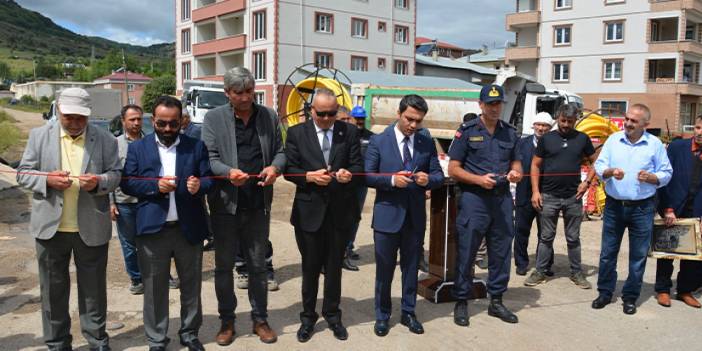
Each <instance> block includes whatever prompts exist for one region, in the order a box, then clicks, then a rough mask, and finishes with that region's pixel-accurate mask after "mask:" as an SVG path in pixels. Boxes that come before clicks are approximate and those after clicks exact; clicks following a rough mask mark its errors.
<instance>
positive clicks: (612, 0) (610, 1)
mask: <svg viewBox="0 0 702 351" xmlns="http://www.w3.org/2000/svg"><path fill="white" fill-rule="evenodd" d="M625 2H626V0H605V5H615V4H623V3H625Z"/></svg>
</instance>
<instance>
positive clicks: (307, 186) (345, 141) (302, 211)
mask: <svg viewBox="0 0 702 351" xmlns="http://www.w3.org/2000/svg"><path fill="white" fill-rule="evenodd" d="M357 133H358V128H357V127H355V126H352V125H350V124H348V123H344V122H341V121H336V122H335V123H334V132H333V137H332V145H331V150H329V163H330V166H331V169H332V171H338V170H339V169H341V168H344V169H346V170H348V171H349V172H351V173H360V172H363V160H362V159H361V151H360V150H361V148H360V143H359V138H358V135H357ZM285 156H286V158H287V170H286V171H285V173H287V174H286V176H285V179H286V180H288V181H290V182H293V183H295V185H296V186H297V189H296V191H295V199H294V201H293V208H292V215H291V217H290V223H291V224H292V225H294V226H296V227H299V228H301V229H302V230H303V231H306V232H316V231H317V230H319V228H320V227H321V226H322V223H323V222H324V217H325V215H326V214H327V212H331V215H332V216H333V220H334V223H335V224H336V226H337V228H344V227H350V226H351V224H353V221H354V220H355V219H357V218H358V213H360V211H359V209H358V200H356V194H355V193H354V192H355V191H357V186H358V184H360V182H361V179H360V178H361V177H358V176H354V177H352V178H351V182H349V183H346V184H342V183H339V182H337V181H336V179H333V180H332V181H331V183H329V185H327V186H318V185H316V184H314V183H307V181H306V179H305V177H304V176H295V175H301V174H305V173H306V172H309V171H316V170H319V169H326V168H327V165H326V163H325V162H324V155H323V154H322V148H321V147H320V145H319V139H318V138H317V132H316V129H315V126H314V122H313V121H312V120H309V121H307V122H305V123H301V124H297V125H295V126H293V127H291V128H290V129H288V135H287V140H286V144H285ZM290 175H292V176H290Z"/></svg>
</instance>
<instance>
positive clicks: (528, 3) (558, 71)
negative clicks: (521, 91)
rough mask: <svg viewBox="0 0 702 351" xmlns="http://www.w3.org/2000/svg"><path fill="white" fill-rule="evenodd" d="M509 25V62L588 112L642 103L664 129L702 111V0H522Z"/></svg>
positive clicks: (679, 126) (682, 125)
mask: <svg viewBox="0 0 702 351" xmlns="http://www.w3.org/2000/svg"><path fill="white" fill-rule="evenodd" d="M506 26H507V29H508V30H510V31H513V32H515V33H516V46H514V47H510V48H508V49H507V51H506V57H505V61H506V63H507V64H510V65H513V66H516V68H517V70H518V71H519V72H522V73H526V74H529V75H532V76H534V77H536V78H537V79H538V81H539V82H541V83H544V84H546V85H551V86H553V87H555V88H557V89H563V90H567V91H571V92H574V93H577V94H579V95H581V96H582V97H583V99H584V103H585V107H586V108H588V109H592V110H596V109H604V110H606V111H608V112H610V113H611V114H612V115H615V116H616V115H621V114H622V113H623V112H624V111H626V109H627V108H628V107H629V106H630V105H631V104H634V103H644V104H646V105H648V106H649V107H650V108H651V110H652V112H653V118H652V125H651V128H659V129H661V131H662V132H664V133H665V132H667V130H668V129H669V130H670V131H671V132H680V131H683V130H686V129H687V128H689V127H687V126H689V125H692V124H694V118H695V116H696V115H697V114H699V113H700V112H702V110H700V103H702V85H700V63H702V0H598V1H593V0H517V1H516V11H515V13H512V14H508V15H507V24H506Z"/></svg>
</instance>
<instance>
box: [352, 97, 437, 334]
mask: <svg viewBox="0 0 702 351" xmlns="http://www.w3.org/2000/svg"><path fill="white" fill-rule="evenodd" d="M427 111H428V107H427V103H426V101H424V99H423V98H422V97H421V96H418V95H407V96H405V97H403V98H402V101H400V109H399V110H398V112H397V115H398V117H397V123H396V124H395V125H394V126H390V127H388V128H386V129H385V131H384V132H383V133H382V134H379V135H376V136H373V137H372V138H371V139H370V143H369V144H368V150H367V151H366V160H365V169H366V173H375V174H378V173H382V174H390V173H392V174H393V175H367V176H366V182H367V184H368V186H370V187H373V188H375V189H376V196H375V205H374V207H373V224H372V226H373V230H374V233H373V239H374V241H375V261H376V269H375V318H376V322H375V328H374V331H375V334H376V335H378V336H385V335H387V334H388V331H389V329H390V328H389V325H388V320H389V319H390V314H391V311H392V306H391V301H390V288H391V286H392V278H393V274H394V273H395V265H396V262H397V251H398V249H399V251H400V270H401V271H402V318H401V323H402V325H404V326H406V327H408V328H409V330H410V331H411V332H412V333H415V334H422V333H424V328H423V327H422V324H421V323H420V322H419V321H418V320H417V316H416V315H415V314H414V309H415V305H416V302H417V270H418V264H419V259H420V257H421V254H422V252H421V249H422V243H423V242H424V230H425V227H426V210H425V201H426V200H425V191H426V190H431V189H433V188H437V187H439V186H441V184H442V183H443V180H444V174H443V172H442V171H441V167H440V166H439V159H438V158H437V156H436V147H435V146H434V142H433V141H432V140H431V138H429V137H426V136H425V135H423V134H421V133H416V131H417V130H418V129H419V128H420V126H421V124H422V120H423V119H424V116H425V115H426V113H427Z"/></svg>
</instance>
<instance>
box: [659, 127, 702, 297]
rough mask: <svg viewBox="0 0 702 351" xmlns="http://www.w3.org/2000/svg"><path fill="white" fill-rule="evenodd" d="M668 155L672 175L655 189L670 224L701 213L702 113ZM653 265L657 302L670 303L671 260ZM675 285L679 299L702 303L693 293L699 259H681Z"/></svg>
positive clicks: (700, 273) (701, 275)
mask: <svg viewBox="0 0 702 351" xmlns="http://www.w3.org/2000/svg"><path fill="white" fill-rule="evenodd" d="M668 159H670V165H671V166H672V167H673V177H672V178H671V179H670V183H668V186H666V187H665V188H662V189H661V190H660V191H659V192H658V194H659V198H660V202H659V207H660V208H661V209H662V212H663V218H664V219H665V224H666V225H673V223H674V222H675V220H676V219H677V218H678V217H680V218H699V217H702V192H700V190H701V189H700V188H701V187H702V115H701V116H698V117H697V119H696V121H695V135H694V137H692V138H691V139H684V140H676V141H674V142H672V143H671V144H670V145H669V146H668ZM656 265H657V267H656V286H655V290H656V300H658V304H659V305H661V306H664V307H670V288H671V287H672V286H673V282H672V280H671V276H672V275H673V260H668V259H658V262H657V264H656ZM677 285H678V286H677V293H678V294H677V296H676V298H677V299H678V300H681V301H683V302H684V303H685V304H687V305H688V306H690V307H694V308H700V307H702V305H701V304H700V302H699V301H697V299H696V298H695V297H694V296H693V295H692V292H693V291H695V290H696V289H697V288H699V287H700V285H702V262H701V261H692V260H680V270H679V271H678V282H677Z"/></svg>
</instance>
